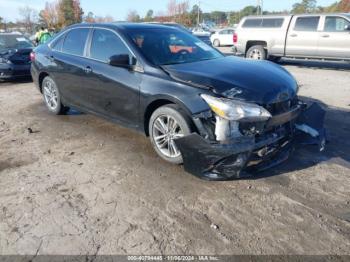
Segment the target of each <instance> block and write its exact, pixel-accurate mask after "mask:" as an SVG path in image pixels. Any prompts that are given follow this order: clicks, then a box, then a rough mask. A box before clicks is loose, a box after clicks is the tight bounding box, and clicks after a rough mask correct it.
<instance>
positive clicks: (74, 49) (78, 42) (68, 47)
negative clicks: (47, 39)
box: [62, 28, 89, 56]
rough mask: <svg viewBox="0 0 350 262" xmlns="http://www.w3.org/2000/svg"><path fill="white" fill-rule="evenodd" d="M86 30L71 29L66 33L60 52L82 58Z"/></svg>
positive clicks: (87, 30) (87, 32) (87, 31)
mask: <svg viewBox="0 0 350 262" xmlns="http://www.w3.org/2000/svg"><path fill="white" fill-rule="evenodd" d="M88 34H89V29H88V28H79V29H73V30H71V31H69V32H68V33H67V36H66V38H65V40H64V44H63V47H62V52H65V53H67V54H71V55H77V56H83V55H84V48H85V43H86V39H87V36H88Z"/></svg>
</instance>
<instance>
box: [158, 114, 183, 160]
mask: <svg viewBox="0 0 350 262" xmlns="http://www.w3.org/2000/svg"><path fill="white" fill-rule="evenodd" d="M152 132H153V138H154V142H155V145H156V147H157V148H158V149H159V151H160V152H161V153H162V154H163V155H165V156H166V157H169V158H176V157H179V156H180V155H181V153H180V151H179V149H178V148H177V146H176V144H175V141H174V140H175V139H178V138H181V137H184V134H183V131H182V129H181V127H180V125H179V124H178V122H177V121H176V120H175V118H173V117H171V116H167V115H161V116H159V117H157V118H156V119H155V121H154V123H153V127H152Z"/></svg>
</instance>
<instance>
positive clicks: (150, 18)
mask: <svg viewBox="0 0 350 262" xmlns="http://www.w3.org/2000/svg"><path fill="white" fill-rule="evenodd" d="M153 13H154V12H153V10H152V9H150V10H148V11H147V14H146V16H145V18H144V21H145V22H152V21H153Z"/></svg>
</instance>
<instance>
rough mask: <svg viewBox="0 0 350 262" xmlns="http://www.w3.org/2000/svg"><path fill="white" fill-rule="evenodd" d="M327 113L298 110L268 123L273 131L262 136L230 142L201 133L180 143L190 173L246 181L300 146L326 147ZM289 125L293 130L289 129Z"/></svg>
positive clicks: (316, 108) (317, 108) (314, 109)
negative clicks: (324, 125)
mask: <svg viewBox="0 0 350 262" xmlns="http://www.w3.org/2000/svg"><path fill="white" fill-rule="evenodd" d="M324 118H325V111H324V110H323V109H322V108H321V107H320V106H319V105H318V104H316V103H315V104H313V105H311V106H310V107H309V108H307V109H305V108H301V107H298V108H295V109H294V110H291V111H289V112H287V113H284V114H281V115H278V116H275V117H273V118H272V119H270V121H269V122H267V123H266V129H267V130H272V131H269V132H266V133H265V134H264V135H260V136H258V137H257V136H255V137H254V136H241V137H239V138H236V139H232V140H230V141H229V142H227V143H218V142H212V141H210V140H207V139H205V138H203V137H202V136H201V135H199V134H191V135H189V136H186V137H183V138H180V139H177V140H176V145H177V146H178V148H179V150H180V151H181V153H182V157H183V160H184V168H185V170H186V171H187V172H189V173H191V174H193V175H195V176H197V177H200V178H202V179H206V180H213V181H222V180H231V179H239V178H246V177H250V176H252V175H253V174H254V173H256V172H260V171H264V170H266V169H269V168H271V167H274V166H276V165H278V164H280V163H282V162H284V161H286V160H287V159H288V157H289V155H290V153H291V152H292V150H293V148H294V146H295V144H296V143H300V144H316V145H318V146H319V148H320V150H323V149H324V146H325V141H326V137H325V130H324V128H323V123H324ZM287 126H289V128H288V127H287Z"/></svg>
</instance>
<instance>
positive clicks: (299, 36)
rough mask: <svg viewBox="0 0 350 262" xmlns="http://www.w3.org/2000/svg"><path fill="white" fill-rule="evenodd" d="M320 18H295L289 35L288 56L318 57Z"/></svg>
mask: <svg viewBox="0 0 350 262" xmlns="http://www.w3.org/2000/svg"><path fill="white" fill-rule="evenodd" d="M320 21H321V17H320V16H317V15H315V16H295V17H294V18H293V21H292V23H291V26H290V29H289V32H288V34H287V46H286V55H287V56H296V57H313V56H317V49H318V40H319V32H318V30H319V27H320Z"/></svg>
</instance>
